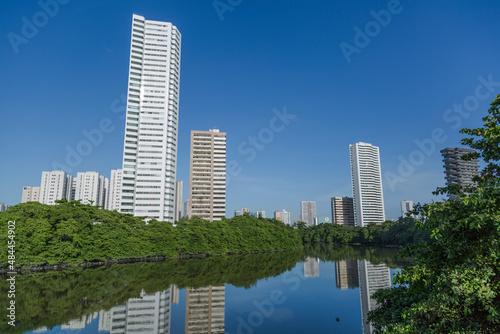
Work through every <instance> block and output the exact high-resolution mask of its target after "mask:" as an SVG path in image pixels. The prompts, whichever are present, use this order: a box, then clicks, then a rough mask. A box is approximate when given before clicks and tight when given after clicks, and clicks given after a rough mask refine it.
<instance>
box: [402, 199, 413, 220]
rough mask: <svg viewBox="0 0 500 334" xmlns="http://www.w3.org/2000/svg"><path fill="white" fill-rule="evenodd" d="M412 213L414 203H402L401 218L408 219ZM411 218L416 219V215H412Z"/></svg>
mask: <svg viewBox="0 0 500 334" xmlns="http://www.w3.org/2000/svg"><path fill="white" fill-rule="evenodd" d="M411 211H413V201H406V200H405V201H401V217H403V218H405V217H407V216H408V213H409V212H411ZM410 217H412V218H415V215H414V214H410Z"/></svg>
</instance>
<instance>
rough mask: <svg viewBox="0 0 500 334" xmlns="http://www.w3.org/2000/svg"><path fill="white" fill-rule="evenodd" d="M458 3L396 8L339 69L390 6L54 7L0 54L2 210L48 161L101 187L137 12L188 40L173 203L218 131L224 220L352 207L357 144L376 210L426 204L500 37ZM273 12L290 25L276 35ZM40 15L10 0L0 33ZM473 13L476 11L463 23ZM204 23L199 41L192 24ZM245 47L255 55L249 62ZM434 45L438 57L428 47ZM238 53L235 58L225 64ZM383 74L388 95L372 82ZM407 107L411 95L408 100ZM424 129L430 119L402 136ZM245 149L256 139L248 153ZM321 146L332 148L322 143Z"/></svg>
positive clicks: (474, 112) (487, 93)
mask: <svg viewBox="0 0 500 334" xmlns="http://www.w3.org/2000/svg"><path fill="white" fill-rule="evenodd" d="M457 3H459V4H447V5H445V4H431V3H430V2H420V3H418V4H416V3H410V2H404V3H402V7H403V11H402V12H401V13H400V14H398V15H397V16H394V17H393V18H392V21H391V23H390V25H388V26H387V27H384V29H382V30H381V32H380V34H379V35H377V36H375V37H374V38H373V39H372V40H371V42H370V44H369V45H368V46H366V47H364V48H361V52H360V53H359V54H358V53H356V54H352V55H351V56H350V58H351V62H350V63H348V62H346V59H345V57H344V54H343V53H342V51H341V49H340V48H339V45H340V44H341V43H342V42H346V43H349V44H353V38H354V37H355V31H354V30H353V28H354V27H357V26H359V27H361V28H363V27H364V25H365V24H366V23H367V22H370V20H372V19H373V17H372V16H371V15H370V11H372V10H373V11H380V10H382V9H383V8H384V7H386V5H387V3H386V2H382V1H381V2H376V3H374V2H368V1H362V2H360V3H359V4H356V5H354V4H348V3H347V2H346V3H336V4H330V3H327V2H323V3H321V4H320V5H319V7H318V8H311V6H309V5H308V4H307V3H306V2H304V3H299V4H296V5H294V6H287V7H284V6H282V5H283V4H284V3H280V2H277V3H273V4H269V3H266V4H263V3H258V2H257V3H252V4H242V5H240V6H237V7H236V8H234V11H232V12H226V13H225V14H224V20H223V21H221V20H220V18H219V16H218V13H217V12H216V11H215V10H214V8H213V7H212V6H211V4H206V7H201V6H200V10H199V11H196V10H195V11H192V8H190V7H189V6H188V5H186V4H184V3H182V2H175V1H173V2H172V3H169V4H168V5H167V4H162V5H152V4H139V3H130V2H124V3H123V4H121V5H120V6H116V5H110V4H104V5H100V4H98V3H97V2H92V1H90V2H87V3H86V4H85V5H82V4H78V3H74V2H71V3H68V4H66V5H61V6H60V8H59V13H58V14H57V15H56V16H55V17H53V18H52V17H51V18H50V20H49V22H48V23H47V25H46V26H44V27H39V29H38V30H39V31H38V33H37V34H36V36H33V37H30V38H28V39H27V40H28V43H23V44H20V45H18V48H17V49H18V52H14V49H13V47H12V44H11V43H9V40H7V39H5V40H4V42H5V43H4V44H2V46H1V47H2V48H3V49H2V54H5V58H6V60H5V62H4V63H3V64H2V65H0V66H2V69H3V70H4V73H6V76H7V78H8V79H9V80H8V82H9V85H8V86H7V85H6V86H5V89H4V92H5V95H6V101H3V106H4V109H5V110H12V112H9V113H7V114H6V115H5V118H4V123H3V124H4V126H5V125H7V124H23V127H24V129H23V130H24V131H23V132H20V131H19V127H17V126H9V127H8V128H7V127H5V128H2V129H3V130H5V131H2V133H3V136H4V137H2V139H4V142H7V141H6V140H7V139H9V140H8V145H6V148H5V151H4V154H6V156H8V157H9V159H6V161H5V163H4V164H2V167H1V168H3V170H2V171H3V172H4V173H3V175H9V178H8V179H7V178H4V179H3V180H2V187H1V190H0V201H1V202H4V203H6V204H9V205H13V204H17V203H19V202H20V200H21V190H22V187H23V186H37V183H38V182H39V178H40V172H41V171H47V170H53V168H52V167H53V166H54V164H55V163H57V164H56V165H58V166H61V168H67V169H68V170H67V171H68V172H69V173H70V174H72V175H76V173H77V172H84V171H92V170H95V171H98V172H99V173H101V174H102V175H104V176H105V177H108V178H109V177H110V174H109V173H110V171H111V170H112V169H117V168H120V167H121V166H120V160H121V158H122V154H123V138H124V132H123V131H124V123H125V121H124V119H122V118H120V117H121V116H123V112H124V109H123V107H124V106H125V103H124V100H123V99H122V96H124V95H125V94H126V86H125V83H124V81H125V80H126V79H124V78H125V77H126V76H127V74H128V73H127V72H126V70H125V68H126V67H125V66H127V63H128V60H129V59H128V58H129V57H128V53H129V51H130V35H128V34H129V33H130V28H131V22H130V21H131V20H130V18H131V15H132V13H141V14H144V16H145V17H147V18H151V19H154V20H162V21H168V22H172V23H173V24H174V25H176V26H178V27H179V30H180V31H181V32H183V36H184V37H185V38H183V47H184V46H186V49H185V50H188V51H187V52H183V65H182V74H181V77H182V79H183V83H182V94H181V101H180V115H181V116H180V123H179V124H180V125H179V157H178V161H179V163H178V170H179V175H178V176H177V179H178V180H184V193H187V183H188V182H187V180H188V177H187V173H186V169H188V168H187V166H188V164H189V162H188V157H189V150H188V149H186V148H187V147H188V146H189V139H188V138H189V136H188V133H189V131H191V130H192V129H196V128H208V127H211V126H218V127H220V128H224V129H225V131H226V132H227V133H228V136H229V137H230V138H231V140H230V141H229V142H231V144H230V145H228V162H229V161H234V163H233V168H232V170H233V173H232V174H231V175H230V181H229V183H228V190H227V198H228V201H227V205H226V209H227V211H226V212H227V215H230V214H229V213H231V212H232V211H234V210H235V209H237V208H241V206H242V205H247V206H249V207H251V208H259V209H263V210H265V211H268V212H274V211H275V210H278V209H280V208H287V210H290V211H291V212H292V216H293V217H294V218H296V217H298V213H299V207H298V205H297V204H296V203H298V201H300V200H301V199H302V198H309V199H311V200H314V201H316V202H317V205H318V208H317V213H318V216H329V215H330V201H329V199H330V198H331V197H335V196H352V194H351V192H350V178H349V165H348V159H349V158H348V151H347V145H348V144H350V143H352V142H357V141H366V142H371V143H372V144H374V145H376V146H378V147H380V148H381V149H382V150H383V156H382V160H381V165H382V171H383V172H384V173H392V174H387V175H388V176H384V177H383V183H384V197H385V204H386V209H387V213H386V214H387V216H388V218H392V219H394V218H397V217H399V214H400V201H401V200H403V199H405V198H411V199H412V200H413V201H414V202H415V203H417V202H430V201H431V200H432V199H435V197H433V196H432V195H431V191H433V190H435V188H436V187H437V186H444V184H445V180H444V177H443V173H442V172H443V171H442V162H441V156H440V154H439V150H440V149H442V148H445V147H448V146H450V147H456V146H459V143H458V141H459V139H460V138H461V137H462V135H460V134H458V130H459V129H460V128H462V127H474V126H476V125H478V124H480V118H481V117H482V116H483V115H485V114H486V110H487V109H488V105H489V102H490V101H491V100H492V99H493V96H494V92H497V91H498V87H499V85H498V81H499V80H500V72H499V71H498V69H497V67H496V66H495V59H496V55H497V54H498V48H499V47H498V46H496V45H494V44H493V43H490V41H491V40H492V39H494V37H495V36H496V35H497V33H498V30H499V27H498V26H497V25H495V24H493V23H494V22H495V21H494V15H493V13H495V12H498V9H499V8H500V5H499V4H498V3H487V4H486V3H485V4H472V3H466V2H464V1H458V2H457ZM284 8H286V11H285V12H286V14H287V17H288V18H291V19H292V20H291V21H294V22H295V23H294V25H290V24H287V23H286V22H285V21H284V24H283V25H279V24H276V19H277V18H278V15H277V13H279V12H281V11H282V10H283V9H284ZM40 10H41V8H40V7H39V6H38V5H37V4H36V2H33V3H32V4H31V5H30V4H23V5H21V4H15V3H12V4H9V7H8V8H7V15H6V17H7V18H6V20H5V21H4V22H3V25H2V29H3V30H2V32H3V33H4V36H7V34H8V33H10V32H13V33H16V34H18V35H20V34H22V27H23V21H22V20H21V19H22V17H27V18H28V19H31V18H32V17H33V14H35V13H37V12H38V11H40ZM478 10H480V13H481V14H478V15H476V16H471V15H469V13H470V12H477V11H478ZM343 12H348V13H350V15H347V16H346V17H343V16H342V15H340V14H339V13H343ZM303 13H307V15H305V16H304V15H303ZM256 14H258V15H259V18H260V21H262V25H261V26H260V27H258V29H259V31H261V32H262V31H266V32H268V33H266V34H255V33H250V31H249V29H248V28H247V27H248V25H249V24H250V23H251V22H252V20H253V17H254V16H255V15H256ZM89 17H90V18H92V20H93V23H95V24H92V26H91V27H89V25H88V18H89ZM313 17H317V18H318V19H312V18H313ZM436 17H439V19H436ZM94 18H95V22H94ZM101 19H102V20H101ZM293 19H296V20H293ZM422 22H432V24H431V26H427V25H422ZM111 23H112V24H111ZM195 23H196V24H195ZM200 24H202V25H203V26H204V27H205V28H206V29H204V31H201V30H200V29H198V28H196V27H198V26H199V25H200ZM414 27H419V29H414ZM184 30H185V33H184ZM256 35H258V36H259V38H257V37H255V36H256ZM90 36H92V38H90ZM277 36H279V38H278V43H275V41H276V40H277ZM424 36H425V37H424ZM403 39H404V40H408V42H403ZM240 40H241V42H236V41H240ZM76 41H78V42H76ZM185 43H186V44H185ZM256 43H259V44H258V45H261V46H262V49H259V50H257V51H255V50H253V49H255V45H256ZM467 45H476V46H477V48H474V50H471V49H470V48H467V47H466V46H467ZM45 46H47V47H45ZM48 46H50V47H48ZM212 46H213V47H212ZM436 48H437V49H441V48H443V49H444V50H448V51H449V52H443V54H440V53H439V52H438V53H436V52H429V51H428V50H434V49H436ZM311 49H312V50H315V52H309V51H307V50H311ZM464 50H467V51H466V52H465V51H464ZM477 50H481V51H480V53H479V51H477ZM234 52H236V53H237V54H238V55H240V57H237V58H233V57H231V55H232V54H233V53H234ZM184 56H186V57H187V58H184ZM200 57H201V58H200ZM450 57H452V59H453V61H451V62H450V61H448V60H449V58H450ZM200 59H203V61H199V60H200ZM207 64H208V66H207ZM292 69H293V70H292ZM235 73H238V75H236V76H235V75H234V74H235ZM381 78H384V81H387V84H378V83H379V81H380V80H381ZM184 79H186V80H185V81H184ZM303 82H307V83H308V85H303ZM309 83H310V84H309ZM306 86H309V87H306ZM477 87H480V89H479V90H476V88H477ZM250 91H251V92H252V94H249V92H250ZM476 91H479V92H480V93H481V95H480V96H477V97H476V94H475V92H476ZM415 95H417V96H420V97H421V98H420V99H418V101H415V99H414V96H415ZM21 96H22V98H19V97H21ZM89 96H92V98H91V99H90V98H89ZM360 96H363V97H364V98H363V99H360V98H359V97H360ZM56 97H57V98H56ZM474 99H475V100H474ZM368 101H370V106H369V107H367V103H368ZM408 101H414V102H412V103H411V104H409V103H408ZM471 101H472V102H474V103H472V102H471ZM475 101H477V103H475ZM466 103H472V104H469V105H467V108H466V109H465V110H464V111H463V112H462V113H458V111H455V110H459V109H456V108H454V105H455V104H457V105H463V104H466ZM368 110H369V111H368ZM184 111H185V113H184ZM21 115H22V116H21ZM184 115H185V116H184ZM249 115H251V117H249ZM283 115H295V116H296V119H293V120H292V119H288V118H286V117H284V116H283ZM279 116H281V118H280V117H279ZM106 119H107V120H106ZM276 119H277V120H278V121H279V122H276V121H273V120H276ZM421 119H426V120H428V122H427V123H425V122H424V123H422V122H420V124H419V126H412V125H413V124H417V122H418V121H419V120H421ZM108 120H109V121H108ZM271 121H273V123H272V124H271ZM402 124H407V125H405V126H401V125H402ZM358 128H359V130H357V129H358ZM93 129H98V130H99V131H101V134H102V138H101V137H99V136H98V137H95V138H97V139H96V140H95V141H94V142H95V143H98V144H94V143H92V146H91V149H90V151H91V152H90V153H89V154H87V155H81V154H78V148H79V146H78V144H79V143H81V142H83V141H84V140H87V141H88V139H87V137H86V136H85V134H84V133H83V131H84V130H85V131H86V132H85V133H87V134H88V133H91V131H92V130H93ZM111 129H113V130H111ZM229 129H231V130H229ZM265 129H268V130H269V131H267V130H266V131H264V130H265ZM272 129H276V130H277V131H274V132H272V131H273V130H272ZM303 130H305V131H303ZM435 130H436V131H435ZM439 130H442V131H441V132H440V131H439ZM48 133H50V135H48ZM311 133H314V134H315V136H310V135H309V134H311ZM271 136H272V137H271ZM249 137H252V138H257V139H258V142H257V145H255V146H254V145H253V144H252V142H251V141H250V140H249V139H248V138H249ZM271 138H272V139H271ZM443 138H446V139H443ZM89 142H90V141H89ZM327 142H328V143H332V144H331V145H329V146H326V145H323V144H322V143H327ZM82 147H83V146H82ZM261 147H263V148H262V149H261V150H259V148H261ZM21 151H22V152H23V154H22V155H21V154H20V153H19V152H21ZM71 152H76V153H72V154H73V155H71V154H70V153H71ZM297 152H300V154H301V155H302V156H301V161H305V160H307V161H317V159H318V157H321V158H323V163H322V164H312V165H311V164H305V165H304V164H300V163H297V162H298V161H296V160H295V154H296V153H297ZM68 156H70V157H71V159H69V160H68ZM422 157H423V158H422ZM278 161H279V163H278ZM413 162H417V163H413ZM69 169H71V171H70V170H69ZM236 172H238V173H236ZM228 173H229V170H228Z"/></svg>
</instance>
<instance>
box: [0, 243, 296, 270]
mask: <svg viewBox="0 0 500 334" xmlns="http://www.w3.org/2000/svg"><path fill="white" fill-rule="evenodd" d="M301 249H302V247H300V248H296V249H273V250H263V251H247V252H238V253H235V252H227V253H223V254H208V253H201V254H182V255H179V256H170V257H167V256H163V255H156V256H146V257H136V258H121V259H107V260H105V261H87V262H83V263H72V264H71V263H56V264H47V263H44V264H35V265H30V264H20V265H19V266H18V267H16V268H15V270H14V271H13V270H10V269H9V268H8V266H9V265H8V264H2V265H0V275H7V274H8V273H9V272H15V273H16V274H29V273H47V272H49V271H63V270H70V269H75V268H82V269H91V268H98V267H110V266H112V265H115V264H131V263H161V262H166V261H173V260H177V261H186V260H191V259H206V258H209V257H223V256H233V255H251V254H270V253H282V252H289V251H292V252H293V251H299V250H301Z"/></svg>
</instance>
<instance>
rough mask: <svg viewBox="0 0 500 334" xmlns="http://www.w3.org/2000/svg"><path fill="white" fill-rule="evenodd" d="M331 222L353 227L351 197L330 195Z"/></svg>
mask: <svg viewBox="0 0 500 334" xmlns="http://www.w3.org/2000/svg"><path fill="white" fill-rule="evenodd" d="M332 223H333V224H338V225H343V226H350V227H354V205H353V200H352V197H332Z"/></svg>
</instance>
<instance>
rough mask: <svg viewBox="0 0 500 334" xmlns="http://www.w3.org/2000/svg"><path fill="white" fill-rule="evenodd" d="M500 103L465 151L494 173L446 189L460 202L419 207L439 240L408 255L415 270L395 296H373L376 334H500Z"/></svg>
mask: <svg viewBox="0 0 500 334" xmlns="http://www.w3.org/2000/svg"><path fill="white" fill-rule="evenodd" d="M499 105H500V95H499V96H497V98H496V99H495V101H493V103H492V104H491V108H490V109H489V115H488V116H486V117H484V118H483V120H484V122H485V123H484V126H483V127H481V128H477V129H464V130H462V131H461V133H465V134H468V135H472V136H474V137H477V138H466V139H464V140H462V143H463V144H466V145H469V146H471V147H472V148H474V149H476V150H477V153H474V154H470V155H467V156H465V157H464V159H472V158H482V159H483V160H484V161H485V162H486V163H487V164H488V165H487V166H486V168H485V169H483V170H482V172H481V175H480V176H479V177H478V178H477V181H478V186H477V187H475V188H469V189H452V188H441V189H438V191H436V192H435V194H443V193H454V194H457V195H458V197H456V198H455V199H454V200H449V201H447V202H443V203H441V202H438V203H434V204H430V205H423V206H417V209H416V211H417V212H419V213H421V214H422V217H423V218H424V219H423V221H425V223H417V227H418V228H420V229H422V230H424V231H428V232H430V233H432V240H431V241H430V242H425V243H421V244H416V245H411V246H409V247H407V248H406V249H405V251H404V252H403V254H404V255H406V256H414V257H415V263H416V265H415V266H413V267H408V268H406V269H404V270H403V271H402V272H401V274H399V275H397V276H396V278H395V280H394V282H395V283H397V284H400V285H399V286H398V287H396V288H394V289H390V290H379V291H378V292H376V293H375V295H374V296H373V297H374V298H375V299H376V300H377V302H378V303H379V304H380V307H379V308H378V309H376V310H375V311H372V312H370V315H369V321H371V322H372V324H373V326H374V333H498V331H499V328H500V317H499V312H500V297H499V291H500V258H499V257H500V242H499V241H500V166H499V164H498V162H499V160H500V146H499V144H500V117H499Z"/></svg>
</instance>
